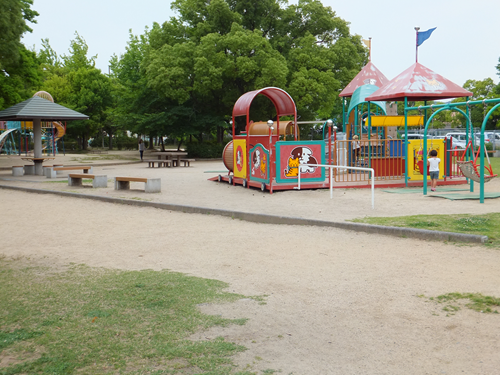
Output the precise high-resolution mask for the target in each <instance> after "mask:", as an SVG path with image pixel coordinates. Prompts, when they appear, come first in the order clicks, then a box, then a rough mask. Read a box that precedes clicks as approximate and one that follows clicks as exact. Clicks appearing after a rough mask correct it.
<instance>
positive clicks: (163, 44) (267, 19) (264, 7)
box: [142, 0, 367, 141]
mask: <svg viewBox="0 0 500 375" xmlns="http://www.w3.org/2000/svg"><path fill="white" fill-rule="evenodd" d="M285 4H286V2H284V1H279V0H263V1H259V2H251V1H248V0H213V1H210V2H207V1H205V0H176V1H174V2H173V3H172V8H173V9H174V10H176V11H177V12H178V13H179V17H178V18H172V19H171V20H170V21H169V22H165V23H164V24H163V25H162V26H161V28H160V27H156V28H155V27H154V28H153V29H152V30H151V33H150V35H149V47H150V48H149V49H147V53H146V54H145V58H144V61H143V65H142V67H143V68H144V72H145V76H146V80H147V84H148V87H150V88H151V89H153V90H154V91H155V92H156V93H157V94H158V96H159V98H160V99H162V98H163V99H165V100H164V101H163V103H164V104H166V105H167V107H166V109H165V110H164V111H162V112H163V114H164V116H162V118H163V119H162V120H161V121H168V123H169V125H167V126H165V128H164V129H165V131H169V132H174V131H175V132H177V133H182V134H184V135H195V136H196V135H197V134H198V135H197V136H198V138H199V139H201V134H202V133H205V134H206V133H209V134H216V135H217V138H218V140H219V141H221V140H222V134H223V130H224V129H227V121H228V120H229V118H230V114H231V111H232V107H233V105H234V103H235V101H236V100H237V99H238V97H239V96H241V95H243V94H244V93H245V92H248V91H251V90H255V89H259V88H263V87H266V86H277V87H282V88H284V89H285V90H286V91H288V92H289V93H290V94H291V95H292V97H293V98H294V100H295V102H296V103H297V104H298V113H299V115H300V116H301V117H302V119H314V118H316V117H318V116H319V117H328V116H329V115H330V113H331V112H332V109H333V107H335V106H337V107H339V105H338V103H340V101H339V99H338V93H339V91H340V89H341V88H342V87H344V86H345V85H346V84H347V83H348V82H349V81H350V80H351V79H352V78H353V77H354V76H355V74H357V72H359V70H360V68H361V67H362V65H363V64H364V63H365V62H366V60H367V53H366V49H365V48H364V47H363V46H362V45H361V40H360V37H359V36H352V35H350V33H349V28H348V24H347V22H345V21H344V20H342V19H340V18H338V17H336V15H335V12H333V11H332V10H331V8H329V7H324V6H323V5H322V4H321V3H320V2H319V1H317V0H300V1H299V3H298V4H297V5H292V6H290V7H286V8H284V7H283V6H284V5H285ZM268 108H269V101H262V100H261V101H256V103H255V105H252V117H253V118H259V116H265V118H261V119H262V120H265V119H267V118H268V117H269V116H270V115H269V111H268ZM264 113H267V115H263V114H264ZM161 121H160V122H161Z"/></svg>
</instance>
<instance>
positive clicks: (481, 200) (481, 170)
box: [479, 103, 500, 203]
mask: <svg viewBox="0 0 500 375" xmlns="http://www.w3.org/2000/svg"><path fill="white" fill-rule="evenodd" d="M499 107H500V103H498V104H497V105H495V106H493V108H492V109H490V110H489V112H488V113H487V114H486V116H485V117H484V120H483V124H482V125H481V142H480V146H479V147H481V153H480V159H479V163H481V164H480V165H479V176H480V183H479V203H484V130H485V128H486V123H487V122H488V119H489V118H490V116H491V115H492V114H493V112H495V110H496V109H497V108H499Z"/></svg>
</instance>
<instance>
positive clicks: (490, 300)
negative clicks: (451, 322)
mask: <svg viewBox="0 0 500 375" xmlns="http://www.w3.org/2000/svg"><path fill="white" fill-rule="evenodd" d="M429 300H431V301H435V302H437V303H442V304H444V305H445V306H444V307H443V311H446V312H447V313H448V314H449V315H454V314H455V313H456V312H457V311H458V310H460V307H459V306H457V304H460V303H463V302H464V301H462V300H468V301H469V302H468V303H465V306H466V307H468V308H469V309H472V310H474V311H477V312H481V313H493V314H498V309H497V308H498V307H499V306H500V298H496V297H491V296H483V295H482V294H480V293H448V294H442V295H440V296H437V297H430V298H429Z"/></svg>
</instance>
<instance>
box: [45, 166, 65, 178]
mask: <svg viewBox="0 0 500 375" xmlns="http://www.w3.org/2000/svg"><path fill="white" fill-rule="evenodd" d="M62 166H63V165H62V164H54V165H53V166H52V167H54V168H56V167H62ZM53 172H54V171H53ZM62 174H63V171H55V175H57V176H60V175H62ZM47 177H48V176H47ZM51 178H55V176H54V177H51Z"/></svg>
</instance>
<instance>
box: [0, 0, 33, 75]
mask: <svg viewBox="0 0 500 375" xmlns="http://www.w3.org/2000/svg"><path fill="white" fill-rule="evenodd" d="M31 5H33V0H2V1H1V2H0V70H4V69H5V68H6V67H8V66H15V65H16V63H17V62H18V61H19V58H20V57H21V50H22V49H24V46H23V45H22V43H21V37H22V36H23V34H24V33H26V32H31V31H32V30H31V28H30V27H29V26H28V25H27V23H26V22H32V23H36V21H35V17H36V16H38V13H37V12H35V11H34V10H32V9H31Z"/></svg>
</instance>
